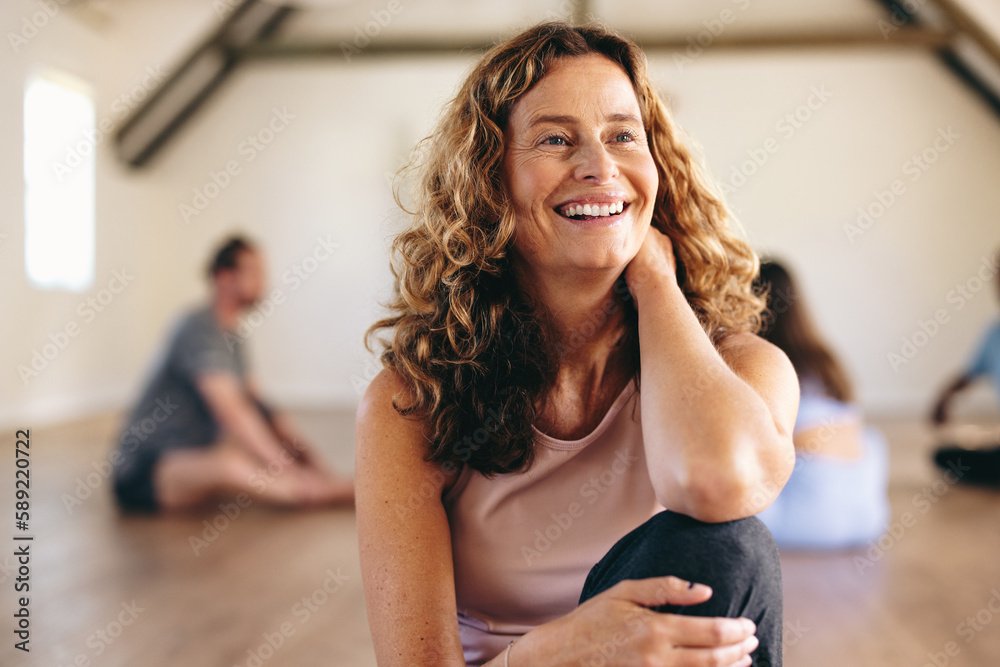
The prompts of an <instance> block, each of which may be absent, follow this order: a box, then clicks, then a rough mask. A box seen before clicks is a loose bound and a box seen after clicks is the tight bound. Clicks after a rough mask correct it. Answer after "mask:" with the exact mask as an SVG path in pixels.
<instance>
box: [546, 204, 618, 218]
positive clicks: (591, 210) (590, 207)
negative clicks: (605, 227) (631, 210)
mask: <svg viewBox="0 0 1000 667" xmlns="http://www.w3.org/2000/svg"><path fill="white" fill-rule="evenodd" d="M624 210H625V202H623V201H619V202H615V203H614V204H583V205H580V204H570V205H569V206H565V207H563V210H562V214H563V215H564V216H566V217H568V218H571V217H574V216H579V215H591V216H595V217H607V216H609V215H618V214H619V213H621V212H622V211H624Z"/></svg>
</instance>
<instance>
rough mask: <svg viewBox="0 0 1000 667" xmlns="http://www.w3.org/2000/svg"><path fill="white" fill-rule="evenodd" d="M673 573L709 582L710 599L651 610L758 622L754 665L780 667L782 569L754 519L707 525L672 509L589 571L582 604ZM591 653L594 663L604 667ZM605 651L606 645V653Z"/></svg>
mask: <svg viewBox="0 0 1000 667" xmlns="http://www.w3.org/2000/svg"><path fill="white" fill-rule="evenodd" d="M665 575H674V576H676V577H680V578H681V579H685V580H687V581H693V582H695V583H700V584H707V585H708V586H711V588H712V597H711V598H709V599H708V600H707V601H705V602H702V603H701V604H696V605H689V606H681V605H662V606H660V607H651V609H653V610H654V611H660V612H668V613H671V614H686V615H688V616H726V617H729V618H737V617H741V616H742V617H745V618H749V619H750V620H752V621H753V622H754V623H756V624H757V633H756V634H757V639H758V640H759V641H760V645H759V646H758V647H757V650H755V651H754V652H753V654H752V655H753V664H754V665H755V666H756V667H780V665H781V633H782V619H781V608H782V597H781V563H780V562H779V560H778V549H777V547H776V546H775V544H774V539H773V538H772V537H771V533H770V532H769V531H768V530H767V528H766V527H765V526H764V524H763V523H761V521H760V520H759V519H757V517H750V518H747V519H740V520H738V521H729V522H726V523H704V522H701V521H698V520H696V519H692V518H691V517H689V516H686V515H684V514H677V513H676V512H671V511H669V510H666V511H663V512H660V513H658V514H655V515H654V516H653V517H652V518H651V519H649V520H648V521H646V522H645V523H644V524H642V525H641V526H639V527H638V528H636V529H635V530H633V531H632V532H630V533H629V534H628V535H626V536H625V537H623V538H621V539H620V540H618V542H616V543H615V545H614V546H613V547H611V549H610V550H609V551H608V553H607V554H605V555H604V557H603V558H602V559H601V560H600V562H598V563H597V565H595V566H594V567H593V568H591V570H590V573H589V574H588V575H587V581H586V582H585V583H584V585H583V593H581V595H580V602H581V603H582V602H583V601H584V600H587V599H589V598H591V597H593V596H594V595H597V594H598V593H600V592H601V591H603V590H605V589H608V588H610V587H611V586H613V585H614V584H616V583H618V582H619V581H621V580H623V579H644V578H646V577H660V576H665ZM601 648H604V647H595V655H594V657H595V662H594V664H595V665H598V664H602V658H603V657H604V656H602V655H601V653H600V649H601ZM609 649H610V647H609Z"/></svg>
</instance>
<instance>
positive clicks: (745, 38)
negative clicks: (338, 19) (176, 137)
mask: <svg viewBox="0 0 1000 667" xmlns="http://www.w3.org/2000/svg"><path fill="white" fill-rule="evenodd" d="M954 38H955V32H953V31H950V30H935V29H930V28H901V29H899V30H897V31H895V32H894V33H893V34H892V35H890V36H888V37H886V36H883V35H882V34H881V33H879V32H877V31H866V32H858V31H841V32H832V31H823V32H796V33H755V34H753V35H728V34H725V35H720V36H719V37H715V38H714V39H713V40H712V41H711V43H710V44H708V45H707V46H706V47H704V48H703V47H701V46H699V45H698V43H697V42H696V41H694V40H692V38H691V36H690V35H686V36H677V37H650V38H647V39H643V38H641V37H637V41H638V42H639V45H640V46H642V48H643V49H644V50H646V51H679V52H684V51H686V50H689V49H697V50H698V51H699V52H701V51H716V50H749V49H783V48H794V49H811V48H839V47H874V48H898V47H907V46H909V47H925V48H928V47H929V48H937V47H942V46H946V45H948V44H950V43H951V42H952V40H953V39H954ZM490 46H492V43H490V42H488V41H486V40H483V41H479V42H473V41H469V40H459V39H455V38H447V37H442V38H433V39H429V38H419V39H406V40H402V39H394V40H387V39H383V40H373V41H372V42H371V43H370V44H368V45H367V46H366V47H364V48H363V49H360V53H354V52H353V51H352V53H351V55H352V57H356V56H401V55H441V54H454V53H474V52H478V51H482V50H485V49H487V48H489V47H490ZM235 52H236V53H238V54H239V55H240V56H241V57H244V58H248V59H281V58H331V57H334V58H338V57H339V58H343V57H344V40H330V41H314V42H305V41H295V42H293V41H282V40H268V41H261V42H254V43H251V44H247V45H246V46H243V47H240V48H237V49H235ZM345 62H347V59H346V58H345Z"/></svg>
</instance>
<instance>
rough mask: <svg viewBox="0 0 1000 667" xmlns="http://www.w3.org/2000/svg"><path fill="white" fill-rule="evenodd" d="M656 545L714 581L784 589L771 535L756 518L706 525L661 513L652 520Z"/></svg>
mask: <svg viewBox="0 0 1000 667" xmlns="http://www.w3.org/2000/svg"><path fill="white" fill-rule="evenodd" d="M651 521H652V522H653V525H651V526H650V529H651V531H652V532H653V533H654V535H653V536H652V537H653V539H652V541H653V542H654V543H656V544H659V545H661V547H663V548H668V549H670V550H672V551H673V550H675V549H676V550H677V551H676V552H677V553H682V554H686V555H688V559H687V560H689V562H692V563H693V564H696V566H697V568H696V569H698V570H701V571H702V573H703V576H705V577H707V578H710V579H715V580H718V579H720V578H721V579H734V578H735V579H746V580H747V581H748V582H761V583H766V582H773V583H776V584H778V585H779V586H780V581H781V561H780V559H779V557H778V547H777V545H776V544H775V542H774V537H773V536H772V535H771V531H770V530H768V528H767V526H766V525H764V522H763V521H761V520H760V519H758V518H757V517H756V516H751V517H747V518H745V519H737V520H735V521H726V522H724V523H706V522H704V521H699V520H697V519H693V518H691V517H689V516H687V515H684V514H678V513H676V512H670V511H665V512H660V513H659V514H657V515H656V516H654V517H653V519H652V520H651Z"/></svg>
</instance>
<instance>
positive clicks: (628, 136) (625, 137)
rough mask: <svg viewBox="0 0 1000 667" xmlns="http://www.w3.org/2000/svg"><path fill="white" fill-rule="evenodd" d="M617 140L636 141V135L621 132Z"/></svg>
mask: <svg viewBox="0 0 1000 667" xmlns="http://www.w3.org/2000/svg"><path fill="white" fill-rule="evenodd" d="M615 140H616V141H618V142H625V141H634V140H635V135H633V134H632V133H631V132H620V133H618V135H617V136H616V137H615Z"/></svg>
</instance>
